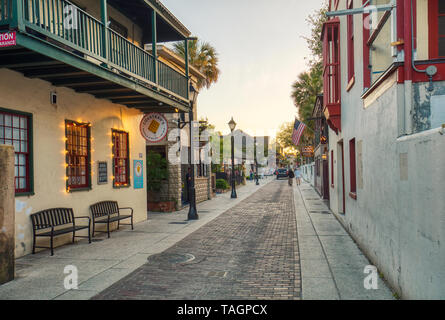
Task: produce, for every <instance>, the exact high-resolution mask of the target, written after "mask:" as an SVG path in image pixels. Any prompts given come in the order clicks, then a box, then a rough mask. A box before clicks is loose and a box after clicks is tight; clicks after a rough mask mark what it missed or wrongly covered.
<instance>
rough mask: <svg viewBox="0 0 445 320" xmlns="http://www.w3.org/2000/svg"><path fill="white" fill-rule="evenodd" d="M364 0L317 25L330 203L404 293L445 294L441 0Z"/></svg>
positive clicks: (444, 30) (347, 3) (337, 4)
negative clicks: (322, 25)
mask: <svg viewBox="0 0 445 320" xmlns="http://www.w3.org/2000/svg"><path fill="white" fill-rule="evenodd" d="M366 2H367V1H362V0H354V1H351V0H339V1H331V2H330V8H329V11H330V13H329V14H328V15H329V16H330V18H329V21H328V22H326V23H325V25H324V28H323V36H322V40H323V42H324V46H323V48H324V49H323V55H324V114H325V116H326V119H327V122H328V125H329V127H330V130H329V156H330V159H329V170H330V181H331V182H330V184H331V190H330V194H331V197H330V206H331V209H332V211H333V212H334V213H335V214H336V216H337V217H338V218H339V220H340V221H341V222H342V223H343V225H344V226H345V228H346V229H347V230H348V231H349V232H350V233H351V234H352V235H353V237H354V238H355V240H356V241H357V242H358V244H359V245H360V246H361V248H362V249H363V250H364V251H365V252H366V254H367V256H368V257H369V258H370V259H371V261H372V263H374V264H375V265H376V266H377V267H378V268H379V270H380V271H381V272H382V273H383V275H384V277H385V279H387V280H388V282H389V283H390V284H391V286H392V287H393V288H394V289H395V290H396V291H397V293H398V294H399V295H400V296H401V297H403V298H408V299H413V298H414V299H443V298H445V287H444V286H443V283H444V281H445V246H444V243H445V232H444V230H445V224H444V221H445V197H443V195H442V194H443V192H442V190H443V188H444V187H445V170H444V169H443V168H444V167H445V160H444V159H445V135H444V129H443V124H445V98H444V97H445V82H444V80H445V64H444V60H443V58H444V57H445V42H443V41H442V39H443V38H442V36H443V35H445V25H444V24H442V23H440V21H442V16H443V15H445V2H443V1H437V0H417V1H412V0H397V1H370V2H369V3H368V5H371V6H374V7H373V8H376V7H380V9H381V10H382V11H375V10H374V11H372V10H361V9H360V8H361V7H362V6H363V5H364V4H365V3H366ZM384 7H386V10H383V8H384ZM369 8H370V7H368V9H369ZM341 10H355V12H356V13H357V12H358V13H357V14H347V15H343V13H344V12H343V13H342V12H341ZM360 10H361V11H360ZM334 11H337V13H333V12H334ZM363 11H364V13H363ZM349 13H352V11H349Z"/></svg>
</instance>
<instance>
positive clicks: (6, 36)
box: [0, 31, 17, 48]
mask: <svg viewBox="0 0 445 320" xmlns="http://www.w3.org/2000/svg"><path fill="white" fill-rule="evenodd" d="M15 45H17V37H16V33H15V31H13V32H7V33H0V48H4V47H11V46H15Z"/></svg>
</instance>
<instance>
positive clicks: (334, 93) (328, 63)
mask: <svg viewBox="0 0 445 320" xmlns="http://www.w3.org/2000/svg"><path fill="white" fill-rule="evenodd" d="M323 64H324V66H323V67H324V70H323V78H324V81H323V85H324V90H323V91H324V97H323V101H324V105H325V106H326V105H329V104H338V103H340V38H339V22H338V20H336V21H334V20H330V22H327V23H326V24H325V25H324V29H323Z"/></svg>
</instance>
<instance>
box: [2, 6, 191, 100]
mask: <svg viewBox="0 0 445 320" xmlns="http://www.w3.org/2000/svg"><path fill="white" fill-rule="evenodd" d="M14 6H15V7H14ZM14 10H16V11H14ZM14 12H18V13H19V14H18V15H17V16H18V18H17V17H13V13H14ZM19 19H21V20H23V21H18V20H19ZM20 22H23V25H24V26H25V27H27V30H26V32H28V33H30V34H32V35H34V36H36V35H43V36H46V37H47V38H48V39H51V40H53V41H51V43H53V44H55V45H60V44H61V46H62V47H63V49H65V50H68V51H71V52H73V53H76V54H78V55H82V54H83V55H85V56H89V57H92V58H95V59H96V60H99V62H102V63H103V64H105V65H108V66H110V67H113V68H116V69H118V70H120V71H121V72H123V73H125V74H127V75H129V76H131V77H133V78H136V79H138V80H142V81H147V82H150V83H155V84H157V85H159V86H160V87H162V88H164V89H166V90H168V91H170V92H172V93H174V94H176V95H178V96H180V97H182V98H187V87H188V85H187V78H186V77H185V76H184V75H182V74H181V73H179V72H177V71H176V70H174V69H172V68H171V67H169V66H168V65H166V64H164V63H162V62H160V61H156V59H155V58H154V57H153V56H152V55H151V54H150V53H148V52H147V51H145V50H143V49H142V48H140V47H138V46H136V45H134V44H133V43H131V42H130V41H128V40H127V39H125V38H124V37H122V36H121V35H119V34H118V33H116V32H114V31H113V30H111V29H109V28H105V26H104V24H103V23H102V21H99V20H97V19H96V18H94V17H93V16H91V15H90V14H88V13H87V12H85V11H83V10H81V9H80V8H78V7H76V6H75V5H74V4H72V3H71V2H69V1H67V0H0V26H2V25H3V26H4V25H8V24H13V23H15V24H16V25H17V24H18V25H20ZM23 31H24V30H23ZM39 37H40V36H39ZM156 62H157V63H156ZM155 65H157V74H158V78H157V79H156V76H155V72H154V70H155Z"/></svg>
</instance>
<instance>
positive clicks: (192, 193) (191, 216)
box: [187, 83, 199, 220]
mask: <svg viewBox="0 0 445 320" xmlns="http://www.w3.org/2000/svg"><path fill="white" fill-rule="evenodd" d="M198 94H199V92H198V91H197V90H196V89H195V88H194V87H193V85H192V83H190V98H191V99H190V111H189V128H190V134H189V136H190V148H189V163H190V168H191V173H190V174H191V177H190V183H188V181H187V184H188V185H189V190H188V192H189V198H190V207H189V213H188V220H198V219H199V217H198V211H197V210H196V189H195V164H194V162H193V161H192V157H193V152H192V148H193V137H192V133H193V109H194V107H195V104H196V99H197V98H198ZM193 151H194V150H193Z"/></svg>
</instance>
